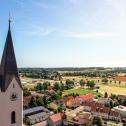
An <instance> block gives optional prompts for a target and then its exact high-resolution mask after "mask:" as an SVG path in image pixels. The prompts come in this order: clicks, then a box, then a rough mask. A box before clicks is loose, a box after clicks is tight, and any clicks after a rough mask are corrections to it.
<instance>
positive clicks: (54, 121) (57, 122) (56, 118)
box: [48, 113, 64, 126]
mask: <svg viewBox="0 0 126 126" xmlns="http://www.w3.org/2000/svg"><path fill="white" fill-rule="evenodd" d="M63 118H64V113H57V114H54V115H51V116H50V117H49V118H48V124H49V126H63Z"/></svg>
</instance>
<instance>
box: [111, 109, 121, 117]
mask: <svg viewBox="0 0 126 126" xmlns="http://www.w3.org/2000/svg"><path fill="white" fill-rule="evenodd" d="M109 115H110V116H115V117H118V116H119V113H118V112H116V111H113V110H111V111H110V113H109Z"/></svg>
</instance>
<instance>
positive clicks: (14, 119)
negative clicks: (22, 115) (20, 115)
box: [11, 111, 16, 124]
mask: <svg viewBox="0 0 126 126" xmlns="http://www.w3.org/2000/svg"><path fill="white" fill-rule="evenodd" d="M14 123H16V114H15V111H13V112H11V124H14Z"/></svg>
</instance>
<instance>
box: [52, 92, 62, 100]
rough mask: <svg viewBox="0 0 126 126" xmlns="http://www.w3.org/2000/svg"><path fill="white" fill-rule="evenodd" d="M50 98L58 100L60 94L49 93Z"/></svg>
mask: <svg viewBox="0 0 126 126" xmlns="http://www.w3.org/2000/svg"><path fill="white" fill-rule="evenodd" d="M51 98H52V99H53V100H59V99H60V98H61V96H60V95H59V94H56V93H55V94H52V95H51Z"/></svg>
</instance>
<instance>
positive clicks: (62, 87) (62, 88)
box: [60, 81, 64, 91]
mask: <svg viewBox="0 0 126 126" xmlns="http://www.w3.org/2000/svg"><path fill="white" fill-rule="evenodd" d="M60 83H61V88H60V90H61V91H63V90H64V84H63V82H62V81H61V82H60Z"/></svg>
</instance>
